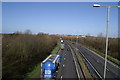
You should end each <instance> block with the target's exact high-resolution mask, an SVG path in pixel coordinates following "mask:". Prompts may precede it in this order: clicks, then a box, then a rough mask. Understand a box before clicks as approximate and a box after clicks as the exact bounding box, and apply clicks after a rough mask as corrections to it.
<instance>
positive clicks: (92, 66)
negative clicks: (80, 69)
mask: <svg viewBox="0 0 120 80" xmlns="http://www.w3.org/2000/svg"><path fill="white" fill-rule="evenodd" d="M79 51H80V50H79ZM80 53H81V51H80ZM82 56H83V57H84V58H85V59H86V60H87V62H88V63H89V64H90V65H91V67H92V68H93V69H94V71H95V72H96V73H97V75H98V76H99V77H100V78H101V79H103V78H102V76H101V75H100V74H99V73H98V71H97V70H96V69H95V68H94V66H93V65H92V64H91V63H90V62H89V61H88V59H87V58H86V57H85V56H84V55H83V54H82Z"/></svg>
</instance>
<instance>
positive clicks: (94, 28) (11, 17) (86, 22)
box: [2, 2, 118, 38]
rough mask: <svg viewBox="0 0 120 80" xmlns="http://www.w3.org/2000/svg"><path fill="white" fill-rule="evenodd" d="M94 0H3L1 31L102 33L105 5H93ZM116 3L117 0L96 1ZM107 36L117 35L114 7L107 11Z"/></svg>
mask: <svg viewBox="0 0 120 80" xmlns="http://www.w3.org/2000/svg"><path fill="white" fill-rule="evenodd" d="M93 4H94V2H3V3H2V7H3V8H2V13H3V14H4V15H3V17H2V20H3V27H2V33H14V32H16V31H20V32H24V31H25V30H27V29H29V30H31V31H32V33H33V34H37V33H39V32H43V33H48V34H64V35H78V34H80V35H87V34H90V35H91V36H97V35H98V34H100V33H101V32H102V33H103V36H104V37H105V35H106V30H105V29H106V23H107V22H106V19H107V10H106V8H103V7H101V8H94V7H92V5H93ZM99 4H100V5H111V6H115V5H118V2H100V3H99ZM108 35H109V37H114V38H117V37H118V9H117V8H111V10H110V26H109V34H108Z"/></svg>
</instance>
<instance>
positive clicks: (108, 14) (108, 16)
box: [93, 4, 120, 80]
mask: <svg viewBox="0 0 120 80" xmlns="http://www.w3.org/2000/svg"><path fill="white" fill-rule="evenodd" d="M93 7H106V8H107V26H106V51H105V66H104V80H105V77H106V66H107V50H108V28H109V22H110V8H111V7H118V8H120V6H101V5H99V4H94V5H93Z"/></svg>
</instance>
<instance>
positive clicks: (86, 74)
mask: <svg viewBox="0 0 120 80" xmlns="http://www.w3.org/2000/svg"><path fill="white" fill-rule="evenodd" d="M70 46H71V45H70ZM71 48H72V49H73V51H74V53H76V56H77V59H78V61H79V63H80V66H81V68H82V70H83V75H84V77H85V78H86V79H87V78H91V79H92V78H93V77H92V74H91V72H90V71H89V69H88V68H87V66H86V64H85V61H84V60H83V58H82V55H81V54H80V53H79V52H78V51H76V48H75V47H74V46H71Z"/></svg>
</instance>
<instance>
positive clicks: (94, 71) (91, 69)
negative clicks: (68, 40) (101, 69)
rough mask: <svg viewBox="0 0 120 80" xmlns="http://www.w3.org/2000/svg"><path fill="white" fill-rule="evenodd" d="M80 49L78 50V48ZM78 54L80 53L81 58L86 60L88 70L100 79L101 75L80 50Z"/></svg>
mask: <svg viewBox="0 0 120 80" xmlns="http://www.w3.org/2000/svg"><path fill="white" fill-rule="evenodd" d="M79 51H80V50H79ZM80 54H81V55H82V57H83V59H84V60H85V62H86V65H87V67H88V68H89V70H90V71H91V72H92V73H93V74H94V75H95V76H96V77H97V78H99V79H102V80H103V78H102V76H101V75H100V74H99V73H98V72H97V70H96V69H95V68H94V67H93V66H92V64H91V63H90V62H89V61H88V60H87V58H86V57H85V56H84V55H83V54H82V52H81V51H80Z"/></svg>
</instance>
